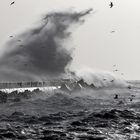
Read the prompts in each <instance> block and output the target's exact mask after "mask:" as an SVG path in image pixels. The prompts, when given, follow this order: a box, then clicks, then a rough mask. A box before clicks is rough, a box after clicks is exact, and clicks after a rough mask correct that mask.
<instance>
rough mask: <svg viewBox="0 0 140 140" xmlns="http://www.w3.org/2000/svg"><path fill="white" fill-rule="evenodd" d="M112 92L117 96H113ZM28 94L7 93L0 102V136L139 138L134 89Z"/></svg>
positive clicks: (41, 139)
mask: <svg viewBox="0 0 140 140" xmlns="http://www.w3.org/2000/svg"><path fill="white" fill-rule="evenodd" d="M116 93H118V95H119V98H118V99H114V95H115V94H116ZM24 94H25V93H24ZM132 94H133V95H135V97H133V100H132V101H131V100H130V98H131V97H132V96H131V95H132ZM25 95H26V94H25ZM28 95H30V96H19V95H18V96H17V95H16V96H15V94H13V96H11V95H10V94H9V95H8V100H7V102H6V103H1V104H0V139H5V140H7V139H11V140H15V139H23V140H26V139H29V140H139V139H140V113H139V112H140V111H139V105H140V103H139V90H138V89H131V90H130V89H125V88H122V89H118V88H116V89H100V90H99V89H98V90H84V91H79V92H75V93H67V92H62V91H57V90H56V91H51V92H49V91H47V92H40V91H38V93H34V94H33V93H32V92H30V93H29V94H28ZM17 97H18V99H17Z"/></svg>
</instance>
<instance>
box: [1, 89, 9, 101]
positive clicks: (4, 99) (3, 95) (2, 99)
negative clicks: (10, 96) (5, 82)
mask: <svg viewBox="0 0 140 140" xmlns="http://www.w3.org/2000/svg"><path fill="white" fill-rule="evenodd" d="M6 102H7V93H5V92H2V91H0V103H6Z"/></svg>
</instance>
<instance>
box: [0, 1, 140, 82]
mask: <svg viewBox="0 0 140 140" xmlns="http://www.w3.org/2000/svg"><path fill="white" fill-rule="evenodd" d="M112 1H113V2H114V7H113V8H112V9H110V8H109V3H110V1H109V0H15V4H14V5H12V6H10V3H11V0H1V4H0V42H1V44H2V43H3V42H4V41H6V40H8V39H9V36H10V35H13V34H15V33H16V32H19V31H20V30H23V29H26V28H27V27H31V26H32V25H35V24H36V23H37V22H38V21H39V19H40V18H41V16H42V15H43V14H46V13H47V12H49V11H54V10H55V11H59V10H61V11H64V10H67V9H69V10H71V9H74V10H78V11H79V10H85V9H88V8H93V10H94V11H95V13H94V14H92V15H90V16H88V18H87V20H86V22H85V24H84V25H82V26H80V27H79V28H78V29H77V30H76V31H75V32H74V34H73V40H72V44H71V45H72V47H75V52H74V61H73V67H74V68H79V67H84V66H88V67H91V68H93V69H95V70H106V71H112V69H113V65H114V64H116V65H117V69H119V70H120V72H116V73H118V75H121V73H124V78H126V79H140V73H139V71H140V64H139V60H140V55H139V53H140V39H139V36H140V18H139V14H140V0H135V1H134V0H112ZM112 30H113V31H115V33H110V32H111V31H112ZM70 43H71V42H70ZM1 46H2V45H1Z"/></svg>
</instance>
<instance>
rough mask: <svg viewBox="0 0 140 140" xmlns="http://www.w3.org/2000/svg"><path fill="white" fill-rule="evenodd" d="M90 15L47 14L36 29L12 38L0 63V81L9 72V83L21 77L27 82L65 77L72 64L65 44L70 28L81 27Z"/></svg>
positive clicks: (69, 52)
mask: <svg viewBox="0 0 140 140" xmlns="http://www.w3.org/2000/svg"><path fill="white" fill-rule="evenodd" d="M91 11H92V9H89V10H87V11H84V12H56V13H50V14H47V15H46V16H44V18H43V19H42V20H41V22H40V25H39V26H38V27H34V28H32V29H30V30H28V31H26V32H24V33H22V34H21V35H19V36H18V37H17V38H14V39H13V41H11V42H9V43H8V45H7V46H6V49H7V51H6V52H5V53H4V54H3V57H2V58H1V59H0V68H1V69H0V78H3V77H4V76H3V75H6V72H8V74H7V75H8V77H9V75H10V74H9V73H10V72H11V75H12V74H13V75H12V76H11V77H12V78H11V79H14V78H15V79H18V77H20V76H21V77H24V78H25V77H28V78H27V79H30V77H32V78H33V77H41V76H59V75H61V74H63V73H65V69H66V67H67V66H68V65H69V64H70V63H71V61H72V55H71V54H72V50H71V49H68V48H67V47H66V46H65V44H64V42H65V41H66V40H67V39H68V38H69V37H70V36H71V32H70V27H71V25H75V24H79V23H83V22H84V19H83V18H82V17H84V16H85V15H87V14H89V13H90V12H91ZM19 40H20V41H19ZM5 70H6V71H5ZM3 72H5V73H4V74H3ZM16 74H17V75H16ZM14 75H16V76H14ZM31 75H32V76H31ZM32 78H31V79H32Z"/></svg>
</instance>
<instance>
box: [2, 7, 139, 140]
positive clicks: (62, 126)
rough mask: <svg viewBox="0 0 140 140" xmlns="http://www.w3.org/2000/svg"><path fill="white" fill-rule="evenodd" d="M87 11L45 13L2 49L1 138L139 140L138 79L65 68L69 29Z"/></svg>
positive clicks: (68, 62) (68, 57) (81, 20)
mask: <svg viewBox="0 0 140 140" xmlns="http://www.w3.org/2000/svg"><path fill="white" fill-rule="evenodd" d="M91 12H92V9H89V10H86V11H82V12H75V11H64V12H63V11H62V12H51V13H47V14H46V15H45V16H43V19H41V21H40V22H39V25H36V26H35V27H34V26H32V28H28V29H27V30H26V31H25V32H23V33H20V34H17V35H13V36H10V40H9V41H8V42H7V43H6V44H5V45H4V46H3V47H1V50H2V51H1V52H2V53H1V54H0V139H1V140H20V139H23V140H139V139H140V109H139V101H140V94H139V93H140V81H126V80H124V79H119V78H117V77H116V76H114V75H112V74H110V73H93V72H92V70H89V71H88V72H86V71H84V70H81V72H75V71H73V70H72V69H70V65H71V64H72V60H73V59H74V58H73V48H71V47H69V43H70V42H71V37H72V32H73V29H74V28H75V27H76V28H77V27H78V26H79V25H81V24H83V23H84V22H85V16H87V15H89V14H90V13H91ZM68 39H70V42H69V41H68ZM85 47H86V46H85ZM89 51H90V50H89ZM91 61H92V60H91ZM18 81H19V82H18Z"/></svg>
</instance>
